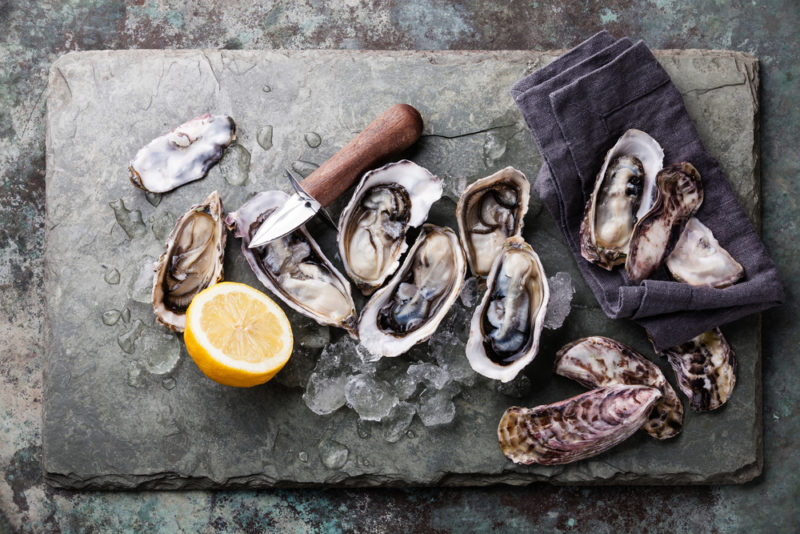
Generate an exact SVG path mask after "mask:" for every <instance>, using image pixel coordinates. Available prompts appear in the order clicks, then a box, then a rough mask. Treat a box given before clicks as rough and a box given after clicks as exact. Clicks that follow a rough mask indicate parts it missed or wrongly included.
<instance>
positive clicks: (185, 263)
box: [153, 191, 227, 332]
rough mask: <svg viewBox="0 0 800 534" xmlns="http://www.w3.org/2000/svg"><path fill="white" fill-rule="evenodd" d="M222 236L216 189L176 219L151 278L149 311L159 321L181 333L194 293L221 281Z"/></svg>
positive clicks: (223, 254)
mask: <svg viewBox="0 0 800 534" xmlns="http://www.w3.org/2000/svg"><path fill="white" fill-rule="evenodd" d="M226 237H227V233H226V231H225V226H224V225H223V224H222V200H220V197H219V193H218V192H216V191H214V192H213V193H211V194H210V195H208V198H206V199H205V201H203V203H202V204H197V205H195V206H192V207H191V208H189V211H187V212H186V213H185V214H184V215H183V216H182V217H180V218H179V219H178V221H177V222H176V223H175V227H174V228H173V229H172V231H171V232H170V233H169V236H168V237H167V245H166V250H164V253H163V254H162V255H161V257H160V258H159V259H158V262H157V263H156V274H155V276H154V277H153V311H154V312H155V314H156V318H157V319H158V322H159V323H161V324H163V325H164V326H167V327H168V328H169V329H170V330H174V331H177V332H183V330H184V327H185V325H186V308H188V307H189V304H190V303H191V302H192V299H193V298H194V296H195V295H197V294H198V293H199V292H200V291H202V290H204V289H205V288H207V287H208V286H210V285H212V284H216V283H217V282H219V281H220V280H222V276H223V272H222V262H223V259H224V257H225V239H226Z"/></svg>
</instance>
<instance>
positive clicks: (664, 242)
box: [625, 161, 703, 284]
mask: <svg viewBox="0 0 800 534" xmlns="http://www.w3.org/2000/svg"><path fill="white" fill-rule="evenodd" d="M656 184H657V186H658V187H657V194H656V200H655V202H654V203H653V207H652V208H650V211H648V212H647V213H646V214H644V215H643V216H642V218H641V219H639V221H638V222H637V223H636V227H635V228H634V229H633V235H632V236H631V240H630V245H629V248H630V250H629V253H628V257H627V259H626V260H625V272H626V273H627V274H628V278H629V279H630V280H631V282H633V283H637V284H638V283H639V282H641V281H642V280H644V279H645V278H647V277H649V276H650V275H651V274H652V273H653V271H655V270H656V269H657V268H658V267H659V265H661V263H662V262H663V261H664V259H665V258H666V257H667V255H669V253H670V250H671V248H672V247H673V246H674V244H675V242H676V241H677V239H678V236H680V234H681V232H682V231H683V227H684V226H685V225H686V222H687V221H688V220H689V218H690V217H692V216H693V215H694V214H695V213H697V210H698V209H700V205H701V204H702V203H703V183H702V182H701V180H700V173H699V172H697V169H695V168H694V166H693V165H692V164H691V163H688V162H686V161H682V162H680V163H675V164H673V165H669V166H667V167H664V168H663V169H661V171H660V172H659V173H658V178H657V179H656Z"/></svg>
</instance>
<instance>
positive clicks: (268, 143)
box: [256, 125, 272, 150]
mask: <svg viewBox="0 0 800 534" xmlns="http://www.w3.org/2000/svg"><path fill="white" fill-rule="evenodd" d="M256 141H258V144H259V145H260V146H261V148H263V149H264V150H269V149H270V148H272V126H271V125H267V126H264V127H263V128H261V129H260V130H259V131H258V133H257V134H256Z"/></svg>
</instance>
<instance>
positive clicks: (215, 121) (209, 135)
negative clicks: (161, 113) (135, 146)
mask: <svg viewBox="0 0 800 534" xmlns="http://www.w3.org/2000/svg"><path fill="white" fill-rule="evenodd" d="M234 139H236V124H235V123H234V122H233V119H232V118H230V117H226V116H225V115H213V116H212V115H210V114H208V113H206V114H205V115H201V116H199V117H195V118H194V119H192V120H190V121H188V122H185V123H183V124H181V125H180V126H178V127H177V128H175V129H174V130H172V131H171V132H169V133H167V134H164V135H162V136H160V137H156V138H155V139H153V140H152V141H150V142H149V143H148V144H147V145H146V146H145V147H144V148H142V149H140V150H139V152H137V153H136V157H135V158H133V161H131V164H130V167H128V170H129V171H130V180H131V183H132V184H133V185H135V186H136V187H139V188H141V189H144V190H145V191H149V192H151V193H164V192H166V191H170V190H172V189H175V188H176V187H179V186H181V185H183V184H185V183H188V182H192V181H194V180H199V179H200V178H202V177H203V176H205V175H206V172H208V169H209V168H211V166H212V165H214V164H215V163H216V162H218V161H219V160H220V158H222V152H223V150H225V147H227V146H228V145H230V144H231V143H232V142H233V140H234Z"/></svg>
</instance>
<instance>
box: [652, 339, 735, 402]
mask: <svg viewBox="0 0 800 534" xmlns="http://www.w3.org/2000/svg"><path fill="white" fill-rule="evenodd" d="M664 355H665V356H666V357H667V360H668V361H669V364H670V365H671V366H672V368H673V369H674V370H675V375H677V377H678V386H679V387H680V388H681V391H683V393H684V395H686V396H687V397H688V398H689V406H691V407H692V410H694V411H696V412H708V411H711V410H716V409H717V408H719V407H720V406H722V405H723V404H725V403H726V402H727V401H728V399H729V398H730V397H731V394H732V393H733V388H734V386H735V385H736V357H735V356H734V354H733V350H732V349H731V346H730V345H729V344H728V341H727V340H726V339H725V336H723V335H722V331H720V329H719V328H715V329H713V330H709V331H708V332H704V333H702V334H700V335H699V336H697V337H696V338H694V339H692V340H690V341H687V342H686V343H684V344H682V345H678V346H677V347H672V348H669V349H667V350H665V351H664Z"/></svg>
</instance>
